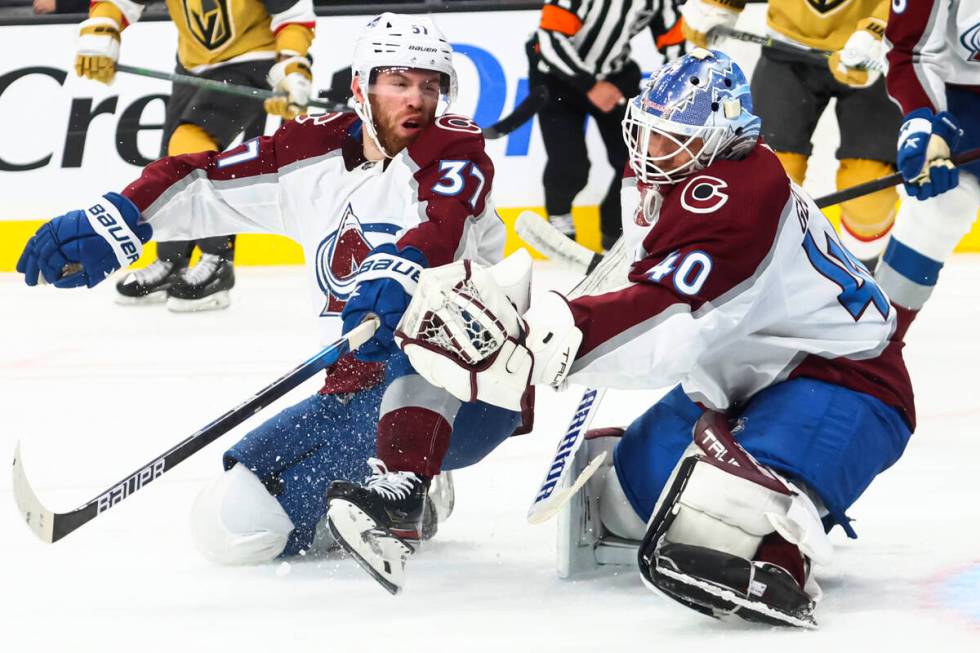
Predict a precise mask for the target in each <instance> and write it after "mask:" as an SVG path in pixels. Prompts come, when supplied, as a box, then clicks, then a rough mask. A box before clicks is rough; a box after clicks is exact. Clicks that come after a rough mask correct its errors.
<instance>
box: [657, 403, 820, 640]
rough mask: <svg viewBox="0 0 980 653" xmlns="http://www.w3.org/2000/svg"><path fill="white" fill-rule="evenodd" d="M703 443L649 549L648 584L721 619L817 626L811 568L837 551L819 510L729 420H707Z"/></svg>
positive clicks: (674, 480) (690, 458) (688, 455)
mask: <svg viewBox="0 0 980 653" xmlns="http://www.w3.org/2000/svg"><path fill="white" fill-rule="evenodd" d="M694 438H695V443H694V444H693V445H691V447H690V448H689V449H688V450H687V451H686V452H685V454H684V456H682V458H681V460H680V462H679V463H678V465H677V467H676V468H675V469H674V472H673V473H672V475H671V478H670V479H669V480H668V482H667V485H666V490H665V491H664V493H663V494H662V495H661V497H660V499H659V500H658V502H657V506H656V508H655V509H654V512H653V516H652V517H651V519H650V522H649V524H648V526H647V532H646V535H645V536H644V538H643V540H642V542H641V544H640V548H639V554H638V563H639V566H640V573H641V575H642V577H643V581H644V583H645V584H646V585H647V586H648V587H650V588H651V589H654V590H657V591H660V592H662V593H663V594H665V595H666V596H668V597H670V598H671V599H674V600H675V601H677V602H679V603H681V604H682V605H685V606H686V607H689V608H691V609H693V610H696V611H698V612H701V613H702V614H706V615H709V616H712V617H722V616H725V615H730V614H734V615H737V616H739V617H741V618H742V619H745V620H747V621H756V622H762V623H767V624H772V625H791V626H797V627H804V628H813V627H816V621H815V620H814V618H813V612H814V609H815V607H816V603H817V601H819V599H820V589H819V587H818V586H817V585H816V583H815V581H813V580H812V578H809V573H808V572H809V561H810V560H814V561H817V562H820V563H825V562H827V561H829V559H830V555H831V547H830V542H829V540H828V539H827V536H826V534H825V533H824V531H823V527H822V525H821V522H820V518H819V516H818V513H817V509H816V507H815V506H814V504H813V502H812V501H811V500H810V499H809V497H807V495H806V494H805V493H804V492H802V491H801V490H799V489H798V488H797V487H796V486H794V485H793V484H792V483H790V482H788V481H785V480H784V479H782V478H780V477H779V476H777V475H776V474H775V473H774V472H773V471H772V470H770V469H768V468H766V467H764V466H762V465H760V464H758V463H757V462H756V461H755V460H754V459H753V458H752V457H751V456H750V455H749V454H748V453H747V452H746V451H745V450H743V449H742V448H741V447H740V446H739V445H738V443H737V442H735V439H734V437H733V436H732V434H731V431H730V430H729V428H728V424H727V420H726V419H725V417H724V416H723V415H720V414H718V413H713V412H707V413H705V415H703V416H702V417H701V419H700V420H698V422H697V424H696V425H695V428H694ZM763 548H765V552H766V553H765V555H763V550H762V549H763Z"/></svg>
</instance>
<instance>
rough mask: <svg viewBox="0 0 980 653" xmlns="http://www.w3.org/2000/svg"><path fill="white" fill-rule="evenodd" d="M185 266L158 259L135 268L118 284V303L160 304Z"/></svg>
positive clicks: (165, 298)
mask: <svg viewBox="0 0 980 653" xmlns="http://www.w3.org/2000/svg"><path fill="white" fill-rule="evenodd" d="M183 269H184V268H183V266H181V265H177V264H176V263H172V262H170V261H162V260H159V259H157V260H156V261H153V263H150V265H148V266H147V267H145V268H143V269H142V270H133V271H132V272H130V273H129V274H127V275H126V276H125V277H124V278H123V280H122V281H120V282H119V283H117V284H116V303H117V304H127V305H132V304H159V303H162V302H165V301H166V300H167V291H168V290H169V289H170V287H171V286H172V285H173V284H174V283H176V282H177V280H178V279H179V278H180V273H181V271H182V270H183Z"/></svg>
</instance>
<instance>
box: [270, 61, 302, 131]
mask: <svg viewBox="0 0 980 653" xmlns="http://www.w3.org/2000/svg"><path fill="white" fill-rule="evenodd" d="M268 80H269V86H271V87H272V92H273V93H276V97H272V98H269V99H268V100H266V101H265V110H266V112H267V113H269V114H270V115H273V116H282V118H283V119H285V120H292V119H293V118H295V117H296V116H300V115H303V114H304V113H306V107H307V105H308V104H309V103H310V94H311V93H312V92H313V71H312V70H310V62H309V60H308V59H307V58H306V57H299V56H295V57H289V58H287V59H283V60H282V61H280V62H278V63H276V64H275V65H274V66H272V68H271V69H270V70H269V77H268Z"/></svg>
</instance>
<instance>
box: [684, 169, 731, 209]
mask: <svg viewBox="0 0 980 653" xmlns="http://www.w3.org/2000/svg"><path fill="white" fill-rule="evenodd" d="M726 188H728V184H727V183H725V182H724V181H722V180H721V179H718V178H717V177H711V176H709V175H698V176H697V177H694V178H692V179H691V181H689V182H687V185H686V186H684V190H682V191H681V206H683V207H684V208H685V209H687V210H688V211H690V212H691V213H712V212H713V211H717V210H718V209H720V208H721V207H723V206H724V205H725V202H727V201H728V193H726V192H725V189H726Z"/></svg>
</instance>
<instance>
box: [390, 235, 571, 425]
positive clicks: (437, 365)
mask: <svg viewBox="0 0 980 653" xmlns="http://www.w3.org/2000/svg"><path fill="white" fill-rule="evenodd" d="M530 283H531V258H530V256H529V255H528V253H527V251H525V250H523V249H522V250H519V251H518V252H516V253H515V254H513V255H511V256H509V257H508V258H506V259H504V261H502V262H501V263H498V264H497V265H495V266H493V267H491V268H484V267H482V266H480V265H479V264H477V263H473V262H472V261H457V262H456V263H451V264H450V265H445V266H442V267H439V268H434V269H431V270H425V271H423V272H422V275H421V278H420V280H419V286H418V290H417V291H416V293H415V296H414V297H413V298H412V302H411V304H410V305H409V307H408V310H407V311H406V313H405V317H404V318H403V319H402V321H401V323H400V324H399V326H398V329H397V330H396V332H395V341H396V343H397V344H398V346H399V347H400V348H401V349H402V350H403V351H404V352H405V354H406V355H407V356H408V358H409V360H410V361H411V362H412V366H413V367H414V368H415V370H416V372H418V373H419V374H421V375H422V376H423V377H424V378H425V379H426V380H427V381H429V383H432V384H433V385H435V386H437V387H440V388H445V389H446V390H447V391H449V393H450V394H452V395H453V396H455V397H457V398H458V399H460V400H462V401H477V400H479V401H483V402H486V403H488V404H493V405H495V406H500V407H502V408H508V409H510V410H520V409H521V399H522V397H523V396H524V394H525V392H526V391H527V390H528V388H529V387H530V386H532V385H539V384H548V385H553V386H558V385H560V384H561V383H562V382H563V381H564V380H565V377H566V376H567V375H568V372H569V370H570V369H571V364H572V360H574V358H575V352H576V351H577V350H578V347H579V344H580V343H581V341H582V332H581V331H579V330H578V328H577V327H576V326H575V321H574V319H573V317H572V313H571V311H570V310H569V308H568V304H567V303H566V302H565V300H564V299H563V298H562V297H561V296H560V295H558V294H556V293H547V294H546V295H545V296H544V297H543V298H542V300H541V301H539V302H537V303H536V304H535V307H534V309H532V310H530V311H527V306H528V303H529V301H528V298H529V296H530ZM525 311H527V312H526V314H524V315H522V313H524V312H525Z"/></svg>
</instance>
